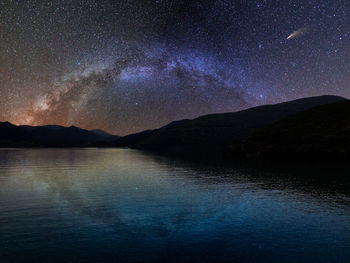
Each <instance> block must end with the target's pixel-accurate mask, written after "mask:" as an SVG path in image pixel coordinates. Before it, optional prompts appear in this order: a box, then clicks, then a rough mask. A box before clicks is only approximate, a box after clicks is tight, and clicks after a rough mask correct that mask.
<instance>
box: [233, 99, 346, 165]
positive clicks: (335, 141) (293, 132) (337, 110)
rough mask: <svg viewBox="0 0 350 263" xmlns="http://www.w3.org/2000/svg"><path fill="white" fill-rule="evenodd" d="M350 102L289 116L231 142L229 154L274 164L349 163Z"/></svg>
mask: <svg viewBox="0 0 350 263" xmlns="http://www.w3.org/2000/svg"><path fill="white" fill-rule="evenodd" d="M349 112H350V101H340V102H336V103H332V104H327V105H322V106H318V107H314V108H312V109H309V110H306V111H303V112H300V113H297V114H295V115H291V116H288V117H286V118H284V119H282V120H279V121H277V122H275V123H273V124H271V125H268V126H266V127H264V128H262V129H260V130H257V131H256V132H254V133H253V134H252V135H251V136H249V137H248V138H247V139H246V140H244V141H243V142H236V143H234V144H232V145H231V147H230V150H229V152H230V153H231V154H232V157H235V158H238V159H239V158H241V159H243V160H248V161H258V162H265V163H269V162H274V163H290V162H296V163H310V162H318V163H321V162H322V163H333V162H341V163H344V162H348V160H349V157H350V115H349Z"/></svg>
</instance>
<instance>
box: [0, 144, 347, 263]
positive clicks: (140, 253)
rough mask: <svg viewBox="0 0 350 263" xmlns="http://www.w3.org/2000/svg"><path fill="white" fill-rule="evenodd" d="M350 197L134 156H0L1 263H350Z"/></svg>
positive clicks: (339, 190)
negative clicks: (326, 260) (3, 261)
mask: <svg viewBox="0 0 350 263" xmlns="http://www.w3.org/2000/svg"><path fill="white" fill-rule="evenodd" d="M325 185H327V187H325ZM348 190H349V188H348V184H346V183H345V182H342V183H336V182H333V183H329V182H327V183H322V182H321V183H317V184H316V183H315V181H314V179H313V178H311V177H310V179H307V180H306V179H305V178H304V177H303V176H296V175H294V174H289V173H269V172H262V171H258V170H247V169H243V168H241V169H237V168H233V167H230V166H226V165H204V164H202V163H193V162H185V161H181V160H174V159H168V158H166V157H162V156H157V155H151V154H149V153H143V152H138V151H133V150H124V149H45V150H1V151H0V205H1V208H0V234H1V235H0V247H1V248H0V255H1V256H2V258H4V259H5V262H6V260H7V261H8V262H11V261H12V262H13V261H16V262H17V261H18V262H19V261H21V260H23V262H26V261H25V259H28V258H29V259H31V260H34V261H39V262H40V261H43V262H44V261H46V260H48V258H49V259H50V260H51V261H55V260H56V261H57V262H59V261H62V260H64V261H82V262H86V261H91V262H96V261H106V260H108V261H113V260H115V261H118V262H139V261H140V262H157V261H159V262H164V261H173V262H185V261H193V260H196V261H199V262H200V261H203V262H212V261H216V262H232V258H234V259H235V261H236V262H240V261H242V262H244V261H254V262H272V261H276V260H279V261H283V262H310V261H313V262H318V261H319V262H321V261H322V260H323V259H328V261H329V262H346V261H345V259H347V257H348V256H350V252H349V251H350V250H349V249H350V229H349V222H350V207H349V196H350V195H349V191H348ZM58 251H61V252H58ZM75 251H79V253H76V252H75ZM292 255H293V256H292Z"/></svg>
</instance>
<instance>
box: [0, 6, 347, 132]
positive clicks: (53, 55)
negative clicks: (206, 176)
mask: <svg viewBox="0 0 350 263" xmlns="http://www.w3.org/2000/svg"><path fill="white" fill-rule="evenodd" d="M0 18H1V23H0V29H1V31H0V32H1V34H0V43H1V46H0V121H10V122H12V123H15V124H30V125H43V124H60V125H65V126H70V125H75V126H79V127H82V128H88V129H94V128H100V129H104V130H106V131H109V132H112V133H115V134H120V135H124V134H128V133H132V132H137V131H140V130H144V129H150V128H157V127H160V126H162V125H164V124H166V123H168V122H170V121H173V120H178V119H184V118H194V117H197V116H199V115H203V114H208V113H214V112H227V111H236V110H240V109H244V108H248V107H251V106H256V105H261V104H266V103H277V102H281V101H286V100H291V99H295V98H300V97H306V96H314V95H322V94H335V95H340V96H345V97H347V98H349V97H350V1H349V0H305V1H302V0H295V1H292V0H274V1H272V0H271V1H270V0H257V1H254V0H245V1H244V0H232V1H230V0H203V1H191V0H128V1H127V0H120V1H107V0H95V1H93V0H70V1H68V0H62V1H49V0H45V1H44V0H43V1H38V0H30V1H19V0H18V1H15V0H13V1H11V0H4V1H1V3H0Z"/></svg>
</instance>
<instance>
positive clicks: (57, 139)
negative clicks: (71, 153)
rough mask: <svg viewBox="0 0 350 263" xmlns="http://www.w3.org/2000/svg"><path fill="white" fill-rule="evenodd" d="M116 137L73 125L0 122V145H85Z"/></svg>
mask: <svg viewBox="0 0 350 263" xmlns="http://www.w3.org/2000/svg"><path fill="white" fill-rule="evenodd" d="M118 138H119V136H114V135H110V134H108V133H105V134H103V135H101V134H98V133H96V132H93V131H89V130H84V129H81V128H78V127H75V126H70V127H64V126H59V125H45V126H28V125H23V126H16V125H13V124H11V123H9V122H0V147H85V146H95V145H100V144H105V143H107V142H110V141H112V140H116V139H118Z"/></svg>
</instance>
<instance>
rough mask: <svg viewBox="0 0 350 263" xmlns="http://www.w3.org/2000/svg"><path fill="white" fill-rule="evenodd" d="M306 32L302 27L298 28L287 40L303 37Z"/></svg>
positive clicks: (305, 28)
mask: <svg viewBox="0 0 350 263" xmlns="http://www.w3.org/2000/svg"><path fill="white" fill-rule="evenodd" d="M307 31H308V29H307V27H302V28H299V29H298V30H297V31H294V32H293V33H292V34H290V35H289V36H288V37H287V39H292V38H295V37H300V36H302V35H304V34H305V33H306V32H307Z"/></svg>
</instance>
